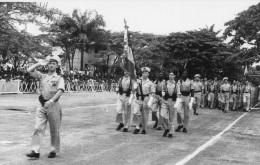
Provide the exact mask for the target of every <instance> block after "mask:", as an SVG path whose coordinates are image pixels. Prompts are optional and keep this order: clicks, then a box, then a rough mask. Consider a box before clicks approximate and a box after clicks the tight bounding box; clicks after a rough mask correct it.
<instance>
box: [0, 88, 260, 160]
mask: <svg viewBox="0 0 260 165" xmlns="http://www.w3.org/2000/svg"><path fill="white" fill-rule="evenodd" d="M116 98H117V96H116V95H115V94H114V93H98V92H97V93H66V94H64V95H63V97H62V98H61V100H60V101H61V104H62V106H63V121H62V128H61V143H62V144H61V145H62V146H61V156H60V157H57V158H56V159H48V158H47V155H48V151H49V150H48V146H49V130H47V131H46V137H45V138H44V141H43V148H42V151H41V158H40V159H39V160H28V159H27V158H26V157H25V156H24V155H25V153H27V152H28V151H29V149H30V140H31V136H32V132H33V129H34V122H35V116H34V114H35V108H36V106H37V104H38V102H37V95H34V94H27V95H1V96H0V111H1V114H0V135H1V136H0V148H1V149H0V164H26V165H27V164H44V165H46V164H82V165H83V164H91V165H92V164H97V165H99V164H106V165H107V164H115V165H117V164H120V165H123V164H129V165H131V164H138V165H139V164H147V165H150V164H152V165H157V164H158V165H161V164H175V163H178V162H180V161H181V160H183V159H185V160H186V159H187V156H188V155H190V154H192V153H193V152H194V151H196V150H197V149H198V148H200V147H201V146H203V145H204V144H205V143H207V142H208V141H210V140H212V138H214V137H215V136H216V135H218V134H219V133H220V132H222V131H223V130H224V129H225V128H226V127H228V126H229V125H230V124H231V123H233V122H234V121H235V120H236V119H238V118H239V117H240V116H241V115H243V114H244V112H229V113H227V114H224V113H222V112H221V111H219V110H212V109H203V110H201V112H200V115H199V116H192V121H191V124H190V128H189V130H188V131H189V132H188V133H187V134H184V133H176V134H175V135H174V138H172V139H169V138H163V137H162V136H161V135H162V133H163V132H162V131H156V130H153V129H152V128H151V127H152V126H153V123H152V121H151V120H150V122H149V130H148V134H146V135H141V134H138V135H134V134H132V131H133V129H134V128H131V129H130V132H128V133H123V132H120V131H115V128H116V127H117V124H116V123H114V121H115V114H116V112H115V102H116ZM259 118H260V112H259V111H255V112H251V113H247V114H245V115H244V116H243V117H242V118H241V119H240V120H239V121H238V122H237V123H235V124H234V125H233V126H232V127H231V128H230V129H229V130H227V131H226V132H224V133H223V135H222V136H221V137H219V138H218V139H217V140H216V141H214V142H213V143H212V144H211V145H209V146H207V147H206V148H205V149H203V150H202V151H201V152H199V153H198V154H197V155H194V157H192V159H191V160H189V161H188V162H187V163H186V164H189V165H197V164H202V165H204V164H205V165H209V164H210V165H211V164H213V165H215V164H217V165H218V164H219V165H220V164H221V165H222V164H225V165H226V164H231V165H233V164H250V165H251V164H256V165H257V164H260V120H259Z"/></svg>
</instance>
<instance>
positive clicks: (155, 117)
mask: <svg viewBox="0 0 260 165" xmlns="http://www.w3.org/2000/svg"><path fill="white" fill-rule="evenodd" d="M152 121H155V124H154V126H153V128H156V127H157V125H158V117H157V112H152Z"/></svg>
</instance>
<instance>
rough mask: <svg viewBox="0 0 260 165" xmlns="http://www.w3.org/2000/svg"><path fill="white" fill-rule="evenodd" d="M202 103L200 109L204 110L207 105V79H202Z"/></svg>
mask: <svg viewBox="0 0 260 165" xmlns="http://www.w3.org/2000/svg"><path fill="white" fill-rule="evenodd" d="M202 94H203V95H202V103H201V108H205V107H206V105H207V97H208V79H207V78H204V81H203V92H202Z"/></svg>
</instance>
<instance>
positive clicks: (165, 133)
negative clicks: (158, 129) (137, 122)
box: [162, 129, 169, 137]
mask: <svg viewBox="0 0 260 165" xmlns="http://www.w3.org/2000/svg"><path fill="white" fill-rule="evenodd" d="M168 133H169V130H168V129H166V130H165V131H164V133H163V135H162V136H163V137H166V136H167V134H168Z"/></svg>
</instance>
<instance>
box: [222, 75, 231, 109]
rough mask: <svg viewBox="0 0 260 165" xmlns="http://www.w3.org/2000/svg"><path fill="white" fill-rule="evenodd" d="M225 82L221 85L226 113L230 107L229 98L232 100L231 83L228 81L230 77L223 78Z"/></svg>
mask: <svg viewBox="0 0 260 165" xmlns="http://www.w3.org/2000/svg"><path fill="white" fill-rule="evenodd" d="M223 81H224V84H223V85H221V87H220V88H221V92H222V94H223V104H224V105H223V106H224V107H225V109H224V110H223V112H224V113H227V111H228V109H229V100H230V93H231V85H230V84H229V83H228V78H227V77H224V78H223Z"/></svg>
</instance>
